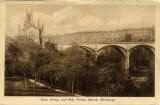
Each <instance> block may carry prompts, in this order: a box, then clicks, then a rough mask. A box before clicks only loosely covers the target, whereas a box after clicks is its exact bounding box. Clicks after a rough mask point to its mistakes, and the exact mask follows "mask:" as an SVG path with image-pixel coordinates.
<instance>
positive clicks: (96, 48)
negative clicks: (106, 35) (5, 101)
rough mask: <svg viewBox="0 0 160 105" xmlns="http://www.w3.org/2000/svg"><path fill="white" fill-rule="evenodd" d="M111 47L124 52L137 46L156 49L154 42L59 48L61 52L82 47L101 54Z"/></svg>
mask: <svg viewBox="0 0 160 105" xmlns="http://www.w3.org/2000/svg"><path fill="white" fill-rule="evenodd" d="M107 46H111V47H116V48H119V49H120V50H122V51H129V52H130V50H131V49H132V48H134V47H136V46H149V47H151V48H154V47H155V44H154V42H134V43H131V42H123V43H122V42H121V43H105V44H79V45H72V44H58V45H57V48H58V49H59V50H66V49H67V48H70V47H81V48H83V49H86V50H90V51H92V52H95V53H96V52H99V51H100V50H101V49H103V48H105V47H107Z"/></svg>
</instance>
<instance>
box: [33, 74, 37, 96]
mask: <svg viewBox="0 0 160 105" xmlns="http://www.w3.org/2000/svg"><path fill="white" fill-rule="evenodd" d="M36 78H37V73H36V72H35V77H34V95H36V81H37V80H36Z"/></svg>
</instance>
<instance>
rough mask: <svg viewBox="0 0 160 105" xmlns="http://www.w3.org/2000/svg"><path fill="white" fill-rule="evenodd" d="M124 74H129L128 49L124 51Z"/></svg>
mask: <svg viewBox="0 0 160 105" xmlns="http://www.w3.org/2000/svg"><path fill="white" fill-rule="evenodd" d="M125 74H126V75H128V74H129V51H127V52H126V56H125Z"/></svg>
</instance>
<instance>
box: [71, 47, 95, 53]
mask: <svg viewBox="0 0 160 105" xmlns="http://www.w3.org/2000/svg"><path fill="white" fill-rule="evenodd" d="M73 47H77V48H82V49H83V50H85V51H86V52H88V53H90V54H91V55H95V51H94V50H93V49H92V48H90V47H87V46H73Z"/></svg>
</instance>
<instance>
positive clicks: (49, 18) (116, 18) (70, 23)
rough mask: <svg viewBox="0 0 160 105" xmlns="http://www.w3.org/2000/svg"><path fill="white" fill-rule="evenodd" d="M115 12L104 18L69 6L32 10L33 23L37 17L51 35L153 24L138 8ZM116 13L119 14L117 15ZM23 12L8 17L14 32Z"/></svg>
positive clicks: (23, 16) (151, 18) (22, 19)
mask: <svg viewBox="0 0 160 105" xmlns="http://www.w3.org/2000/svg"><path fill="white" fill-rule="evenodd" d="M115 10H116V11H113V12H115V13H111V14H112V15H110V14H109V13H106V15H104V16H105V18H106V19H107V20H109V21H106V20H105V19H103V18H101V17H100V16H98V14H97V16H95V15H93V14H92V13H91V12H88V13H85V12H86V11H83V10H80V9H78V8H73V7H71V6H68V7H64V8H61V9H59V10H57V11H54V12H51V13H50V14H47V13H45V12H41V11H38V12H36V11H35V12H33V18H34V20H35V23H37V21H38V19H39V20H40V23H41V24H44V26H45V32H46V33H50V34H53V35H60V34H65V33H72V32H77V31H78V32H79V31H100V30H115V29H121V28H128V27H133V26H135V27H144V26H145V25H153V24H154V16H153V14H152V15H148V12H147V11H145V12H144V10H141V9H139V10H138V11H137V10H136V12H135V9H127V8H126V9H121V8H120V9H115ZM116 13H118V14H119V15H117V14H116ZM24 19H25V14H24V13H23V12H17V13H15V14H14V16H11V17H10V24H9V27H10V29H11V31H14V32H16V31H17V27H18V25H19V24H21V25H23V23H24Z"/></svg>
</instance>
